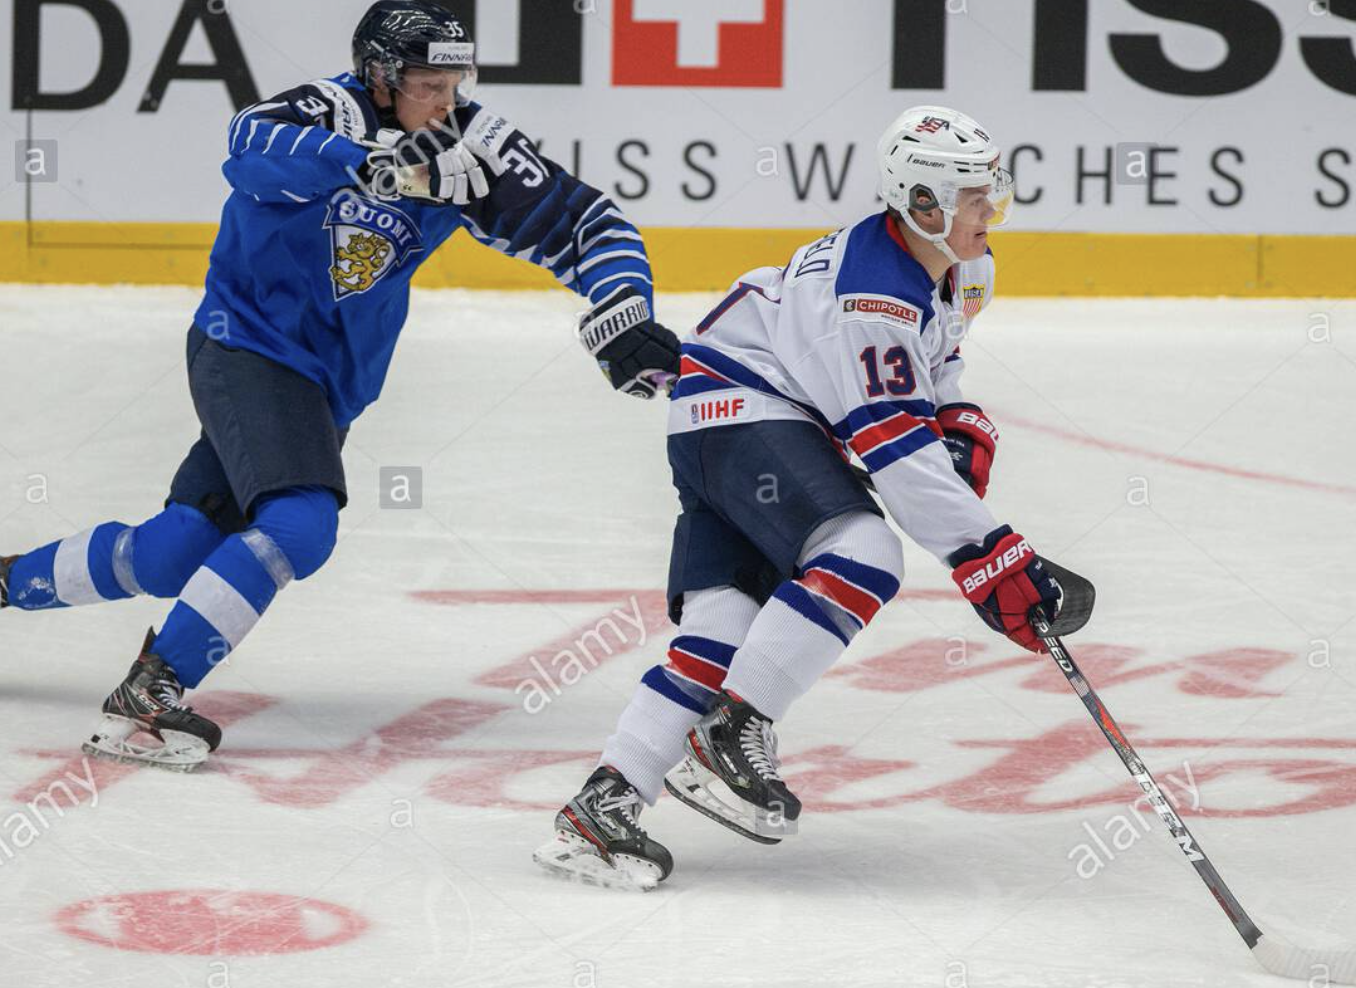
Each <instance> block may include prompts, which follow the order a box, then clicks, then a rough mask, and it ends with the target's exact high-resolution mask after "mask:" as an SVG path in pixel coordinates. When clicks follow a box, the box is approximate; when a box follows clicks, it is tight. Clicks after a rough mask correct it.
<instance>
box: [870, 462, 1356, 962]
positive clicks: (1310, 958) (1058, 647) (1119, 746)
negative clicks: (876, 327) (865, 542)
mask: <svg viewBox="0 0 1356 988" xmlns="http://www.w3.org/2000/svg"><path fill="white" fill-rule="evenodd" d="M852 469H853V472H854V473H856V474H857V478H858V479H859V480H860V481H861V482H862V484H863V485H864V486H865V487H866V489H867V490H869V491H871V492H872V493H875V492H876V485H875V484H874V483H873V482H872V480H871V475H870V474H869V473H868V472H867V471H865V470H863V469H862V468H861V467H858V466H856V465H855V464H854V465H853V467H852ZM1041 562H1042V564H1043V565H1044V566H1045V568H1046V569H1047V570H1048V571H1049V572H1050V574H1051V575H1052V576H1053V577H1054V578H1055V581H1056V582H1057V583H1059V585H1060V588H1061V589H1062V591H1063V599H1062V601H1061V607H1060V611H1059V614H1058V615H1057V616H1056V618H1055V620H1054V623H1053V624H1052V623H1051V622H1050V621H1048V620H1046V617H1045V614H1044V612H1042V610H1041V609H1040V608H1039V607H1034V608H1032V610H1031V624H1032V626H1033V627H1034V628H1035V629H1036V634H1037V635H1039V636H1040V639H1041V641H1043V642H1044V643H1045V646H1046V648H1048V649H1049V650H1050V657H1051V658H1052V659H1054V660H1055V663H1056V664H1057V665H1058V666H1059V669H1060V671H1061V672H1062V673H1064V678H1065V679H1067V680H1068V681H1069V685H1070V686H1072V687H1073V690H1074V692H1075V693H1077V694H1078V697H1079V699H1081V700H1082V701H1083V706H1085V707H1087V709H1088V713H1089V714H1091V715H1092V719H1093V720H1095V721H1096V722H1097V726H1098V727H1099V728H1101V730H1102V734H1103V735H1105V737H1106V739H1107V741H1108V742H1109V743H1110V744H1111V747H1112V748H1114V749H1115V750H1116V754H1118V755H1120V756H1121V761H1122V762H1123V763H1124V764H1125V767H1126V770H1127V771H1128V772H1129V773H1130V775H1131V776H1132V777H1133V778H1134V780H1135V781H1136V782H1137V783H1138V784H1139V787H1140V788H1141V789H1142V790H1144V793H1145V795H1147V796H1148V797H1149V804H1150V805H1151V806H1153V808H1154V810H1155V811H1156V812H1157V813H1158V815H1159V817H1161V818H1162V820H1163V822H1164V823H1165V824H1166V825H1167V827H1168V830H1169V832H1170V833H1171V834H1172V838H1173V840H1175V841H1176V842H1177V846H1178V847H1180V848H1181V849H1182V853H1183V854H1185V855H1186V858H1187V860H1188V861H1190V862H1191V865H1192V867H1193V868H1195V869H1196V874H1197V875H1199V876H1200V879H1201V881H1203V882H1204V883H1205V887H1206V888H1208V889H1209V890H1210V894H1211V895H1213V896H1214V897H1215V901H1216V902H1218V903H1219V905H1220V908H1221V909H1223V910H1224V914H1225V915H1226V916H1228V917H1229V922H1231V923H1233V925H1234V929H1235V930H1237V931H1238V935H1239V936H1241V937H1242V938H1243V942H1244V943H1246V944H1247V945H1248V948H1249V949H1250V950H1251V951H1252V956H1253V957H1254V958H1256V960H1257V963H1258V964H1260V965H1261V966H1262V967H1263V968H1265V969H1266V970H1267V971H1269V972H1271V973H1272V974H1276V975H1280V976H1281V977H1284V978H1294V979H1297V980H1300V981H1309V982H1310V983H1311V984H1326V983H1333V984H1343V985H1356V949H1351V950H1313V949H1310V948H1306V947H1296V946H1295V945H1294V944H1291V943H1288V942H1287V941H1285V940H1282V939H1281V938H1280V937H1278V936H1276V935H1275V934H1273V933H1263V932H1262V931H1261V930H1260V929H1259V928H1258V926H1257V924H1256V923H1254V922H1253V921H1252V917H1251V916H1249V915H1248V913H1247V911H1246V910H1244V908H1243V906H1242V905H1241V904H1240V903H1239V901H1238V899H1236V898H1235V897H1234V894H1233V892H1232V891H1230V889H1229V886H1228V885H1226V884H1225V883H1224V879H1223V878H1221V877H1220V874H1219V872H1218V871H1216V870H1215V866H1214V865H1213V864H1212V863H1211V861H1210V859H1209V858H1208V857H1206V855H1205V851H1203V850H1202V849H1201V846H1200V844H1198V843H1197V842H1196V838H1195V837H1194V836H1193V835H1192V833H1191V831H1190V830H1189V829H1188V828H1187V825H1186V823H1185V822H1184V821H1183V820H1182V818H1181V817H1180V816H1178V815H1177V812H1176V811H1175V810H1174V809H1173V808H1172V806H1171V804H1170V803H1169V802H1168V800H1167V797H1166V796H1164V795H1163V790H1162V789H1160V788H1159V786H1158V783H1157V782H1156V781H1155V780H1154V777H1153V775H1152V773H1150V772H1149V769H1148V768H1147V767H1146V766H1145V764H1144V762H1143V761H1141V760H1140V757H1139V754H1138V753H1137V752H1136V751H1135V748H1134V746H1133V745H1132V744H1131V743H1130V740H1129V739H1128V738H1127V737H1126V736H1125V733H1124V732H1123V731H1122V730H1121V728H1120V725H1119V724H1117V723H1116V719H1115V718H1114V717H1112V716H1111V711H1109V710H1108V709H1107V708H1106V704H1104V703H1103V702H1102V700H1101V698H1100V697H1099V696H1098V695H1097V691H1096V690H1094V689H1093V688H1092V686H1091V684H1089V683H1088V681H1087V678H1086V677H1085V676H1084V675H1083V672H1082V670H1080V669H1079V668H1078V664H1077V663H1076V662H1074V660H1073V656H1072V655H1070V654H1069V650H1068V649H1067V648H1066V647H1065V646H1064V642H1063V641H1061V640H1060V636H1061V635H1068V634H1072V633H1073V632H1075V631H1077V630H1079V629H1080V628H1082V627H1083V625H1085V624H1086V623H1087V621H1088V618H1089V617H1090V616H1091V614H1092V607H1093V603H1094V601H1095V599H1096V591H1095V589H1094V588H1093V585H1092V583H1091V582H1090V581H1088V580H1086V579H1084V578H1083V577H1081V576H1079V575H1078V574H1077V573H1073V572H1070V571H1069V570H1066V569H1064V568H1063V567H1062V566H1058V565H1056V564H1055V563H1052V562H1050V560H1048V559H1044V558H1042V560H1041Z"/></svg>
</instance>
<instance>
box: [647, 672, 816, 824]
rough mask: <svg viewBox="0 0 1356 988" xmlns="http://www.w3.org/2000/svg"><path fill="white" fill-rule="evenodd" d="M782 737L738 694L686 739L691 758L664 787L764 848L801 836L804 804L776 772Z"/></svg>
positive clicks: (728, 697)
mask: <svg viewBox="0 0 1356 988" xmlns="http://www.w3.org/2000/svg"><path fill="white" fill-rule="evenodd" d="M780 764H781V763H780V760H779V759H778V758H777V735H776V734H774V733H773V731H772V721H770V720H768V719H767V718H766V717H764V716H763V715H762V714H760V713H759V712H758V711H757V710H755V709H754V708H753V707H752V706H751V705H750V704H749V703H747V702H745V701H744V700H743V699H741V698H740V697H738V696H736V695H735V694H733V693H729V692H725V693H721V695H720V699H719V701H718V702H717V703H716V707H715V709H714V710H712V711H711V712H710V713H709V714H707V715H706V716H705V717H703V718H702V720H701V723H699V724H698V725H697V726H696V727H694V728H693V729H692V730H691V731H689V732H688V735H687V757H685V758H684V759H683V761H682V763H681V764H680V765H679V766H678V767H677V768H675V769H674V770H673V771H672V772H670V773H669V774H668V777H667V778H665V779H664V787H665V788H666V789H668V791H669V792H670V793H672V794H673V795H674V796H675V797H677V798H678V799H679V800H680V801H682V802H684V803H686V804H687V805H688V806H691V807H692V808H693V809H694V810H696V811H697V812H698V813H702V814H704V815H705V816H709V817H710V818H711V819H712V820H715V821H716V822H717V823H719V824H721V825H723V826H726V827H729V828H730V829H731V830H733V831H735V832H736V833H740V834H743V835H744V836H745V837H747V838H749V839H750V840H755V841H758V842H759V843H760V844H776V843H777V842H778V841H780V840H781V839H782V838H783V837H790V836H791V835H792V834H794V833H795V832H796V820H797V819H798V818H799V817H800V800H799V799H797V798H796V797H795V795H794V794H793V793H792V792H791V790H790V789H788V788H787V787H786V783H785V782H783V781H782V777H781V776H780V775H779V774H778V773H777V768H778V766H779V765H780Z"/></svg>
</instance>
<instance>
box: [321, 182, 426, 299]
mask: <svg viewBox="0 0 1356 988" xmlns="http://www.w3.org/2000/svg"><path fill="white" fill-rule="evenodd" d="M325 229H327V230H329V231H330V248H331V251H332V258H333V262H332V264H331V265H330V279H331V281H332V282H333V287H334V300H335V301H336V302H341V301H343V300H344V299H346V298H348V297H349V296H350V295H361V294H363V293H364V292H366V291H368V290H369V289H371V287H372V286H373V285H375V284H376V283H377V282H378V281H380V280H381V279H382V278H384V277H385V276H386V273H387V272H388V271H390V270H391V269H392V268H396V267H399V266H400V265H401V264H403V263H405V259H406V258H407V257H409V256H410V255H411V254H413V253H416V252H417V251H422V250H423V249H424V240H423V237H422V235H421V234H420V232H419V226H418V225H417V224H416V223H415V222H414V220H412V219H411V218H410V217H409V216H408V215H406V214H405V213H404V212H403V211H401V210H399V209H397V208H396V207H395V206H392V205H391V204H390V203H385V202H377V201H376V200H374V199H367V198H364V197H363V196H360V195H358V194H357V193H355V192H352V191H350V190H347V189H346V190H344V191H343V192H341V193H339V194H338V195H337V196H335V197H334V198H333V199H332V200H330V208H329V212H327V213H326V214H325Z"/></svg>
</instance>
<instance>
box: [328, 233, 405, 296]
mask: <svg viewBox="0 0 1356 988" xmlns="http://www.w3.org/2000/svg"><path fill="white" fill-rule="evenodd" d="M390 256H391V242H390V241H389V240H387V239H386V238H385V237H382V236H378V235H377V234H375V233H358V234H354V235H353V236H351V237H349V239H348V243H346V244H342V245H339V244H336V246H335V250H334V266H333V267H331V268H330V277H331V278H333V279H334V286H335V293H336V294H337V295H339V296H340V297H342V296H344V295H348V294H350V293H352V292H359V293H361V292H365V291H367V290H368V289H369V288H371V287H372V286H373V285H375V284H376V283H377V279H378V278H380V277H381V274H382V271H383V269H384V268H385V267H386V261H387V260H388V259H389V258H390Z"/></svg>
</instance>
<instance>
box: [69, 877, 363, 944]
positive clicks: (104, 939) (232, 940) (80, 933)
mask: <svg viewBox="0 0 1356 988" xmlns="http://www.w3.org/2000/svg"><path fill="white" fill-rule="evenodd" d="M55 922H56V925H57V928H58V929H59V930H61V931H62V932H63V933H66V934H69V935H70V936H73V937H79V938H80V939H81V940H86V941H88V942H90V943H97V944H99V945H101V946H104V947H114V948H116V949H118V950H138V951H143V952H145V953H153V954H205V955H210V956H230V955H251V954H290V953H295V952H297V951H301V950H319V949H320V948H322V947H333V946H335V945H336V944H340V943H345V942H347V941H349V940H352V939H353V938H354V937H357V936H359V935H361V934H362V933H364V932H365V931H366V930H367V920H365V919H364V918H363V917H362V916H361V915H359V914H358V913H356V912H354V911H353V910H351V909H345V908H344V907H343V906H336V905H335V904H334V903H332V902H321V901H320V900H318V899H302V898H298V897H296V896H292V895H280V894H278V893H276V892H229V891H224V890H220V889H184V890H177V891H176V890H171V891H163V892H133V893H130V894H126V895H108V896H103V897H101V898H98V899H86V900H85V901H83V902H74V903H71V904H70V905H69V906H66V907H65V908H63V909H62V910H61V911H60V912H58V913H57V914H56V917H55Z"/></svg>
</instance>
